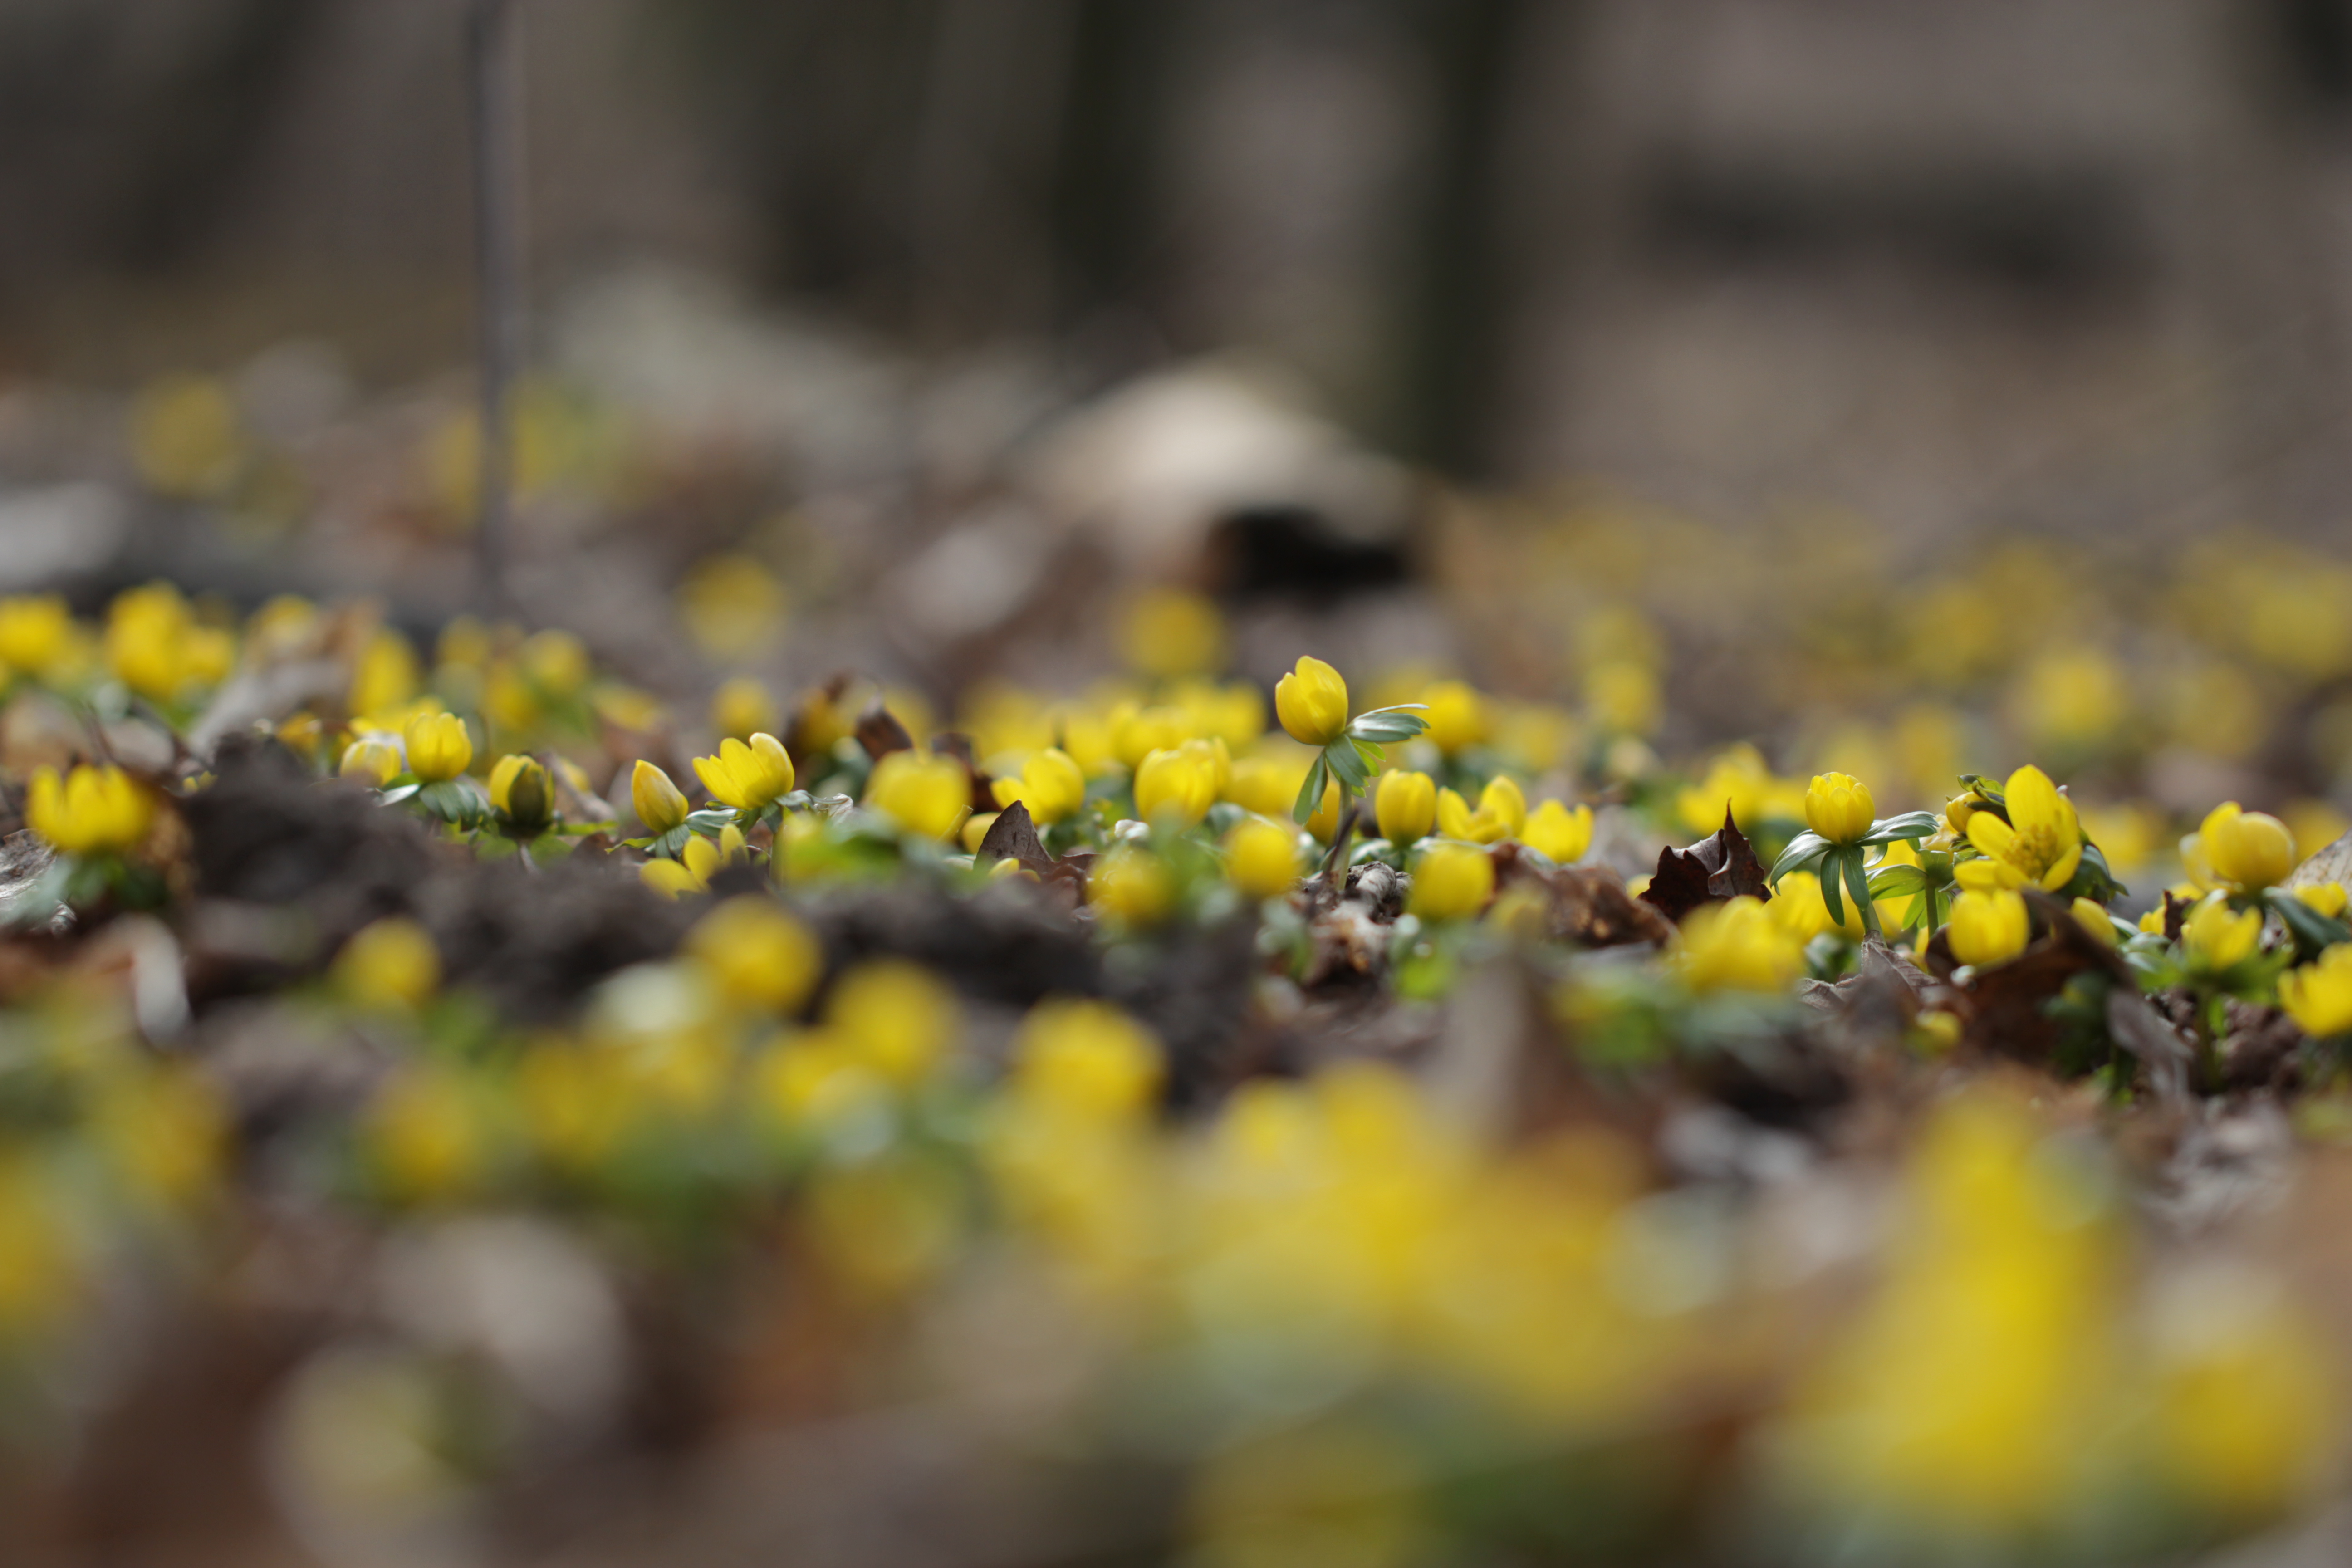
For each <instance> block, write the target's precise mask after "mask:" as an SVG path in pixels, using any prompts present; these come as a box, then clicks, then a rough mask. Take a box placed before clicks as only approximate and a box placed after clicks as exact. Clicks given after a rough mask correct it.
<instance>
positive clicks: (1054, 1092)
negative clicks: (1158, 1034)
mask: <svg viewBox="0 0 2352 1568" xmlns="http://www.w3.org/2000/svg"><path fill="white" fill-rule="evenodd" d="M1166 1076H1167V1068H1166V1063H1165V1059H1164V1058H1163V1057H1162V1056H1161V1053H1160V1044H1159V1042H1158V1041H1157V1040H1155V1039H1153V1038H1152V1037H1151V1035H1150V1032H1149V1031H1147V1030H1146V1029H1145V1028H1144V1027H1143V1026H1141V1025H1139V1024H1138V1023H1137V1022H1136V1021H1135V1020H1134V1019H1133V1018H1131V1017H1129V1016H1127V1015H1126V1014H1125V1013H1123V1012H1121V1011H1119V1010H1118V1008H1117V1007H1115V1006H1113V1005H1111V1004H1109V1003H1108V1002H1080V1001H1069V1000H1065V999H1062V998H1059V997H1056V998H1052V999H1049V1000H1047V1001H1044V1002H1040V1003H1039V1004H1037V1005H1036V1006H1035V1007H1034V1008H1033V1009H1031V1011H1030V1014H1029V1016H1028V1017H1027V1018H1026V1019H1024V1021H1023V1023H1022V1025H1021V1032H1020V1034H1019V1035H1018V1036H1017V1037H1015V1038H1014V1040H1013V1078H1012V1091H1013V1095H1014V1096H1015V1098H1016V1099H1017V1100H1019V1101H1020V1102H1021V1103H1022V1104H1023V1105H1024V1106H1025V1107H1028V1108H1030V1109H1032V1110H1040V1111H1044V1112H1047V1113H1049V1114H1062V1115H1067V1116H1069V1117H1071V1118H1073V1119H1074V1120H1076V1121H1077V1122H1078V1124H1080V1125H1083V1126H1087V1127H1097V1126H1101V1125H1104V1124H1106V1123H1114V1124H1115V1123H1117V1122H1120V1121H1133V1120H1135V1119H1137V1118H1139V1117H1142V1116H1146V1115H1148V1114H1150V1111H1151V1110H1152V1109H1153V1107H1154V1106H1155V1105H1156V1104H1157V1103H1158V1100H1159V1096H1160V1081H1161V1079H1164V1078H1165V1077H1166Z"/></svg>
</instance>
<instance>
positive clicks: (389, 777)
mask: <svg viewBox="0 0 2352 1568" xmlns="http://www.w3.org/2000/svg"><path fill="white" fill-rule="evenodd" d="M404 766H406V764H405V763H403V762H402V761H401V760H400V748H399V747H398V746H397V745H395V744H394V743H393V742H391V741H389V740H387V739H385V738H383V737H382V736H378V735H367V736H362V737H361V738H360V739H359V740H356V741H353V742H352V743H351V744H350V745H348V746H345V747H344V748H343V756H342V761H341V763H338V764H337V765H336V768H335V772H336V773H337V775H338V776H340V777H342V778H347V779H352V778H362V779H367V780H370V781H371V782H373V784H375V785H376V787H377V788H379V789H381V788H382V787H383V786H384V785H385V784H390V783H391V782H392V781H393V780H394V779H395V778H397V777H399V776H400V771H401V769H402V768H403V767H404Z"/></svg>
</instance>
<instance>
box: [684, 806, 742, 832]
mask: <svg viewBox="0 0 2352 1568" xmlns="http://www.w3.org/2000/svg"><path fill="white" fill-rule="evenodd" d="M735 820H736V817H735V808H734V807H733V806H731V805H706V806H704V807H703V808H702V809H701V810H699V811H689V812H688V813H687V814H686V826H688V828H690V829H692V830H693V831H694V832H697V833H699V834H701V835H702V836H703V837H706V838H714V837H718V835H719V830H720V829H722V828H725V827H729V826H732V825H733V824H734V822H735Z"/></svg>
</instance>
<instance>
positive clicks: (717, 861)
mask: <svg viewBox="0 0 2352 1568" xmlns="http://www.w3.org/2000/svg"><path fill="white" fill-rule="evenodd" d="M637 765H638V766H640V767H643V766H644V765H645V764H644V763H639V764H637ZM747 853H748V850H747V849H746V847H745V846H744V843H743V831H742V829H740V828H739V827H737V826H735V825H734V824H733V823H731V822H730V823H729V824H728V825H727V826H724V827H722V828H720V829H719V840H718V842H717V843H715V844H714V843H712V842H711V841H710V840H709V839H708V838H705V837H702V835H700V834H698V833H695V834H689V835H688V837H687V840H686V847H685V848H683V849H681V850H679V851H678V852H677V859H675V860H663V859H653V860H648V861H646V863H645V864H644V865H642V866H640V867H638V868H637V879H638V880H639V881H641V882H643V883H645V885H646V887H648V888H651V889H653V890H654V891H655V892H656V893H659V894H661V895H662V896H663V897H664V898H667V899H676V898H681V897H683V896H685V895H686V894H688V893H704V892H709V890H710V879H711V878H712V876H714V875H715V874H716V873H717V872H718V870H719V868H720V867H722V866H728V865H732V864H735V863H736V862H738V861H740V860H741V859H743V858H744V857H745V855H746V854H747Z"/></svg>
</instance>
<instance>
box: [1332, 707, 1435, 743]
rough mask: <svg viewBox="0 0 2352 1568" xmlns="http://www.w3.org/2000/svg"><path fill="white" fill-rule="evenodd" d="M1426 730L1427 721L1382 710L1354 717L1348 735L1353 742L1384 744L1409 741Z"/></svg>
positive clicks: (1405, 714)
mask: <svg viewBox="0 0 2352 1568" xmlns="http://www.w3.org/2000/svg"><path fill="white" fill-rule="evenodd" d="M1428 728H1429V721H1428V720H1426V719H1423V718H1422V717H1421V716H1420V715H1418V714H1414V713H1399V712H1395V711H1393V710H1386V709H1383V710H1378V711H1375V712H1371V713H1359V714H1358V715H1356V718H1355V721H1354V722H1353V723H1351V724H1349V726H1348V734H1349V737H1350V738H1352V739H1354V740H1358V741H1370V742H1374V743H1375V744H1386V743H1387V742H1391V741H1409V740H1411V739H1412V737H1413V736H1415V735H1418V734H1420V733H1421V732H1422V731H1423V730H1426V729H1428Z"/></svg>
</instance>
